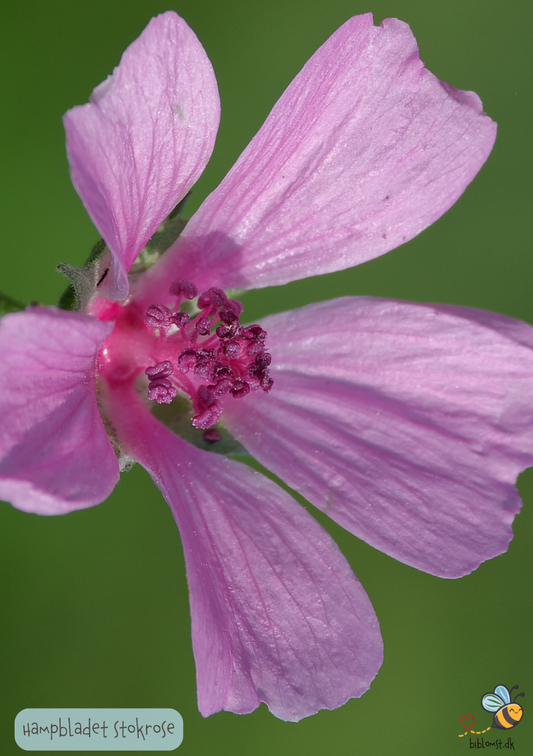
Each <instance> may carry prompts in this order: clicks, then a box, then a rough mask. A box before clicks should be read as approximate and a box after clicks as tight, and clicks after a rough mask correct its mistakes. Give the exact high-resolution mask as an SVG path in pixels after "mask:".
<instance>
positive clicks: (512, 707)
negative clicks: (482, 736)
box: [481, 685, 525, 730]
mask: <svg viewBox="0 0 533 756" xmlns="http://www.w3.org/2000/svg"><path fill="white" fill-rule="evenodd" d="M515 688H518V685H513V687H512V688H511V690H514V689H515ZM519 696H525V693H517V694H516V696H515V697H514V699H513V700H512V701H511V694H510V692H509V691H508V690H507V688H506V687H505V685H497V686H496V687H495V688H494V693H485V695H484V696H483V698H482V699H481V705H482V706H483V708H484V709H485V711H493V712H495V714H494V720H493V722H492V726H493V727H498V729H500V730H510V729H511V727H516V725H517V724H518V723H519V722H520V720H521V719H522V715H523V713H524V712H523V710H522V707H521V706H520V704H517V703H515V701H516V699H517V698H518V697H519Z"/></svg>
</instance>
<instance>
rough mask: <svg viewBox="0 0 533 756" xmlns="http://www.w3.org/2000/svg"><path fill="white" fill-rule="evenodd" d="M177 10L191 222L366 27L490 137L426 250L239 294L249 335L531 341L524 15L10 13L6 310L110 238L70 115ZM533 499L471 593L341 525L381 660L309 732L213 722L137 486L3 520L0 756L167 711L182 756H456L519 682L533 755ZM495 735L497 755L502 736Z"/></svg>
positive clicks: (170, 556)
mask: <svg viewBox="0 0 533 756" xmlns="http://www.w3.org/2000/svg"><path fill="white" fill-rule="evenodd" d="M168 8H173V9H175V10H176V11H178V12H179V13H180V14H181V15H183V16H184V18H185V19H186V20H187V21H188V23H189V24H190V25H191V26H192V27H193V29H194V30H195V31H196V33H197V34H198V36H199V38H200V40H201V41H202V43H203V44H204V46H205V48H206V50H207V52H208V54H209V56H210V58H211V60H212V62H213V65H214V68H215V71H216V74H217V78H218V82H219V87H220V94H221V100H222V122H221V127H220V133H219V138H218V142H217V145H216V148H215V154H214V156H213V159H212V161H211V163H210V165H209V167H208V169H207V170H206V172H205V175H204V177H203V178H202V179H201V181H200V182H199V183H198V185H197V187H196V189H195V193H194V196H193V198H192V200H191V209H194V208H195V207H197V206H198V204H199V203H200V201H201V199H202V198H203V197H205V195H206V194H207V192H209V191H210V190H211V189H213V188H214V187H215V186H216V184H217V183H218V181H220V179H221V178H222V176H223V175H224V173H225V172H226V171H227V170H228V168H229V167H230V166H231V165H232V163H233V161H234V160H235V159H236V157H237V156H238V154H239V153H240V151H241V150H242V149H243V148H244V147H245V145H246V144H247V142H248V140H249V139H250V138H251V137H252V136H253V134H254V133H255V131H256V130H257V129H258V128H259V126H260V125H261V123H262V121H263V120H264V118H265V117H266V115H267V113H268V112H269V109H270V108H271V107H272V105H273V103H274V102H275V100H276V99H277V97H278V96H279V95H280V94H281V92H282V91H283V89H284V88H285V86H286V85H287V84H288V83H289V82H290V80H291V79H292V77H293V76H294V75H295V74H296V73H297V72H298V70H299V69H300V68H301V66H302V65H303V64H304V63H305V61H306V60H307V59H308V57H309V56H310V55H311V54H312V53H313V52H314V50H315V49H316V48H317V47H318V46H319V45H320V44H321V43H322V42H323V41H324V40H325V39H326V38H327V36H329V35H330V34H331V33H332V32H333V31H334V30H335V29H336V28H337V27H338V26H339V25H340V24H341V23H343V22H344V21H345V20H346V19H347V18H349V17H350V16H351V15H354V14H357V13H363V12H367V11H372V12H373V13H374V17H375V22H376V23H379V22H380V21H381V20H382V19H383V18H385V17H387V16H397V17H398V18H401V19H403V20H404V21H407V22H408V23H410V25H411V27H412V29H413V31H414V33H415V35H416V37H417V39H418V41H419V45H420V49H421V57H422V59H423V60H424V61H425V63H426V65H427V66H428V68H429V69H430V70H431V71H433V72H434V73H435V74H436V75H437V76H439V78H441V79H443V80H445V81H448V82H450V83H451V84H453V85H454V86H456V87H460V88H463V89H473V90H474V91H476V92H477V93H478V94H479V95H480V96H481V98H482V100H483V102H484V105H485V109H486V111H487V112H488V113H489V115H491V116H492V118H494V119H495V120H496V121H497V122H498V124H499V133H498V139H497V142H496V146H495V149H494V151H493V154H492V155H491V157H490V158H489V160H488V162H487V164H486V165H485V167H484V168H483V169H482V171H481V173H480V174H479V176H478V177H477V178H476V180H475V181H474V182H473V184H472V185H471V186H470V187H469V188H468V190H467V191H466V193H465V194H464V196H463V197H462V198H461V199H460V200H459V202H458V203H457V204H456V205H455V206H454V207H453V208H452V209H451V210H450V211H449V212H448V213H447V214H446V215H445V216H444V217H443V218H442V219H441V220H439V221H438V222H437V223H436V224H434V225H433V226H432V227H431V228H429V229H427V230H426V231H424V233H422V234H421V235H420V236H419V237H418V238H416V239H414V240H413V241H411V242H409V243H408V244H406V245H405V246H403V247H401V248H400V249H398V250H395V251H393V252H390V253H389V254H387V255H385V256H384V257H381V258H379V259H377V260H374V261H371V262H369V263H366V264H365V265H362V266H360V267H357V268H354V269H352V270H350V271H348V272H341V273H338V274H332V275H329V276H325V277H323V278H320V279H312V280H307V281H303V282H297V283H295V284H291V285H288V286H285V287H282V288H279V289H266V290H263V291H259V292H255V293H254V292H252V293H250V294H247V295H246V296H245V297H244V300H243V301H244V305H245V314H246V316H247V319H248V320H253V319H255V318H257V317H260V316H262V315H264V314H267V313H269V312H275V311H279V310H284V309H289V308H293V307H295V306H300V305H302V304H305V303H308V302H312V301H315V300H317V299H329V298H333V297H336V296H340V295H346V294H367V295H368V294H369V295H375V296H383V297H396V298H400V299H410V300H417V301H423V302H427V301H430V302H447V303H454V304H461V305H468V306H473V307H480V308H486V309H489V310H495V311H497V312H502V313H506V314H508V315H512V316H514V317H517V318H522V319H524V320H527V321H529V322H530V323H533V298H532V283H531V271H532V261H531V243H530V239H531V227H530V216H531V193H532V192H531V182H532V179H531V176H532V166H531V151H532V148H531V145H532V138H531V135H532V129H531V122H532V120H533V112H532V105H531V94H532V92H531V69H532V60H531V33H532V24H531V21H532V18H533V10H532V8H533V6H532V5H531V3H530V2H527V1H526V0H523V2H520V1H518V0H505V1H504V0H449V1H447V2H439V1H438V0H412V1H408V0H398V1H397V2H381V1H379V2H378V1H376V2H373V3H370V2H365V3H362V2H359V0H327V2H324V1H323V0H272V1H271V2H269V3H265V4H258V3H253V2H246V1H245V0H224V1H221V0H218V1H216V2H211V1H210V0H196V1H193V0H187V1H184V2H172V0H170V1H167V2H165V3H162V2H156V1H155V0H153V1H149V0H146V1H144V2H134V1H132V0H128V1H126V0H115V1H111V2H109V0H108V1H107V2H103V1H102V0H91V2H72V1H70V2H60V1H59V0H47V1H46V2H28V1H27V0H25V1H23V2H20V0H19V2H17V3H16V4H13V5H9V6H8V4H7V3H6V2H4V4H3V12H2V17H1V18H2V22H1V24H0V56H1V58H2V67H1V72H2V73H1V77H0V88H1V102H2V119H1V120H0V130H1V142H0V144H1V150H2V182H1V186H0V192H1V197H0V212H1V214H2V221H1V226H0V228H1V244H2V264H1V271H0V289H3V290H5V291H6V292H7V293H9V294H10V295H11V296H13V297H17V298H19V299H21V300H23V301H25V302H29V301H32V300H38V301H41V302H43V303H47V304H48V303H54V302H56V301H57V299H58V296H59V294H60V292H61V291H62V289H63V288H64V286H65V280H64V279H62V278H61V276H60V275H59V274H58V273H56V272H55V269H54V268H55V265H56V264H57V263H59V262H69V263H73V264H81V263H82V261H83V260H84V259H85V257H86V256H87V254H88V251H89V249H90V247H91V245H92V244H93V243H94V241H95V240H96V239H97V232H96V231H95V229H94V228H93V226H92V225H91V222H90V221H89V219H88V217H87V215H86V214H85V211H84V209H83V206H82V204H81V202H80V201H79V199H78V197H77V195H76V194H75V192H74V190H73V188H72V186H71V184H70V180H69V175H68V169H67V163H66V160H65V153H64V134H63V130H62V124H61V115H62V114H63V112H64V111H65V110H67V108H69V107H71V106H73V105H76V104H80V103H83V102H86V100H87V99H88V96H89V94H90V92H91V90H92V88H93V87H94V86H95V85H96V84H98V83H99V82H100V81H102V80H103V79H104V78H105V77H106V75H107V74H108V73H110V72H111V71H112V69H113V67H114V66H115V65H116V64H117V63H118V61H119V59H120V55H121V53H122V51H123V50H124V49H125V47H126V46H127V45H128V44H129V43H130V42H131V41H132V40H133V39H134V38H135V37H136V36H138V34H139V33H140V32H141V31H142V29H143V28H144V26H145V25H146V23H147V22H148V20H149V18H150V17H151V16H153V15H155V14H157V13H158V12H161V11H163V10H167V9H168ZM14 379H15V378H14ZM519 488H520V491H521V493H522V497H523V501H524V508H523V511H522V513H521V514H520V515H519V516H518V517H517V518H516V520H515V525H514V532H515V538H514V540H513V542H512V543H511V546H510V548H509V551H508V553H507V554H505V555H503V556H501V557H499V558H497V559H494V560H492V561H490V562H488V563H485V564H483V565H482V566H481V567H480V568H479V569H478V570H477V571H476V572H475V573H474V574H472V575H470V576H468V577H465V578H462V579H460V580H454V581H446V580H441V579H438V578H435V577H431V576H429V575H425V574H423V573H420V572H417V571H416V570H414V569H411V568H409V567H406V566H404V565H401V564H399V563H397V562H395V561H394V560H392V559H390V558H389V557H387V556H384V555H383V554H381V553H379V552H376V551H374V550H373V549H371V548H370V547H368V546H367V545H366V544H364V543H362V542H360V541H358V540H357V539H356V538H355V537H353V536H351V535H349V534H348V533H346V532H344V531H343V530H342V529H341V528H339V527H338V526H336V525H334V524H331V523H327V525H328V529H329V530H330V532H331V533H332V534H333V536H334V537H335V539H336V541H337V543H338V544H339V546H340V547H341V549H342V550H343V552H344V554H345V555H346V557H347V558H348V559H349V561H350V563H351V564H352V566H353V569H354V571H355V572H356V574H357V575H358V577H359V578H360V580H361V581H362V583H363V585H364V586H365V588H366V590H367V591H368V594H369V596H370V598H371V600H372V602H373V604H374V607H375V609H376V612H377V614H378V617H379V619H380V622H381V628H382V632H383V637H384V641H385V662H384V665H383V668H382V670H381V672H380V673H379V675H378V677H377V678H376V680H375V681H374V683H373V685H372V688H371V690H370V691H369V692H368V693H367V694H366V695H365V696H363V698H361V699H359V700H352V701H350V702H349V703H348V704H346V705H345V706H344V707H343V708H341V709H339V710H336V711H333V712H321V713H319V714H317V715H316V716H314V717H311V718H309V719H306V720H304V721H302V722H300V723H298V724H291V723H285V722H280V721H278V720H276V719H275V718H274V717H272V716H271V715H270V714H269V713H268V711H267V709H266V708H265V707H264V706H261V707H260V708H259V709H258V710H257V711H256V712H255V713H253V714H250V715H247V716H241V717H239V716H236V715H233V714H229V713H221V714H217V715H215V716H213V717H211V718H209V719H207V720H204V719H203V718H202V717H201V716H200V715H199V713H198V711H197V708H196V691H195V679H194V662H193V658H192V653H191V643H190V626H189V611H188V603H187V588H186V581H185V574H184V566H183V557H182V551H181V545H180V540H179V536H178V533H177V530H176V528H175V525H174V522H173V520H172V517H171V515H170V511H169V510H168V507H167V506H166V504H165V503H164V501H163V499H162V497H161V496H160V494H159V492H158V491H157V489H155V487H154V486H153V485H152V484H151V481H150V480H149V479H148V476H147V475H146V474H145V473H144V471H143V470H142V469H141V468H139V467H135V468H134V469H133V470H132V471H131V472H130V473H128V474H127V475H124V476H123V478H122V480H121V482H120V484H119V485H118V486H117V488H116V490H115V492H114V493H113V495H112V496H111V497H110V498H109V500H107V501H106V502H105V503H103V504H101V505H100V506H98V507H94V508H92V509H88V510H85V511H81V512H77V513H75V514H72V515H69V516H66V517H57V518H56V517H51V518H40V517H37V516H34V515H28V514H24V513H22V512H19V511H16V510H14V509H13V508H12V507H10V506H9V505H7V504H2V505H0V518H1V525H0V538H1V541H2V543H1V557H0V558H1V584H0V606H1V609H2V622H1V625H0V642H1V649H2V651H1V653H2V665H1V677H0V750H1V752H2V753H3V754H8V755H9V754H12V753H13V754H14V753H20V751H19V749H18V748H17V746H16V745H15V743H14V741H13V721H14V718H15V715H16V714H17V712H18V711H20V710H21V709H23V708H25V707H171V708H176V709H177V710H178V711H180V712H181V714H182V715H183V718H184V723H185V724H184V727H185V735H184V742H183V744H182V746H181V748H180V749H179V751H178V753H183V754H184V755H185V754H194V755H196V754H214V755H216V756H218V755H222V754H232V755H233V756H247V755H248V754H258V755H259V754H276V755H277V756H282V755H283V754H304V753H305V754H310V755H311V754H312V755H314V754H326V753H334V754H339V755H341V754H342V755H343V756H344V755H346V756H348V755H349V754H356V753H364V754H389V753H390V754H398V753H409V754H454V753H464V752H465V751H466V750H469V745H468V739H467V738H458V734H459V733H460V732H462V731H463V730H462V727H461V726H460V723H459V717H460V716H461V715H466V714H468V713H470V712H471V713H473V714H474V715H475V716H476V720H477V721H476V724H479V728H478V729H484V728H485V727H487V726H488V725H489V724H490V723H491V717H490V715H489V714H487V713H485V712H483V711H482V709H481V706H480V697H481V695H482V694H483V693H486V692H487V691H489V690H492V688H493V687H494V686H495V685H496V684H499V683H503V684H505V685H507V686H508V687H511V686H512V685H514V684H515V683H518V684H519V685H520V689H521V690H525V691H526V698H525V699H523V704H524V710H525V715H524V720H523V722H522V723H521V724H520V727H518V728H516V729H515V730H513V731H512V733H511V734H512V738H513V741H514V743H515V749H516V751H517V752H522V753H531V750H530V749H531V744H532V743H533V736H532V732H533V676H532V649H531V634H532V633H531V631H532V624H533V622H532V612H531V610H532V598H531V587H530V583H531V564H532V553H533V549H532V544H533V470H529V471H528V472H526V473H524V474H523V475H522V476H521V477H520V479H519ZM318 519H320V521H321V522H325V518H324V517H322V516H318ZM472 535H473V537H474V535H475V534H472ZM488 735H489V737H490V736H492V737H491V738H490V739H492V740H494V730H492V731H491V732H489V733H488Z"/></svg>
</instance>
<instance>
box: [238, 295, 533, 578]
mask: <svg viewBox="0 0 533 756" xmlns="http://www.w3.org/2000/svg"><path fill="white" fill-rule="evenodd" d="M261 324H262V326H263V328H265V329H266V330H267V331H268V343H269V348H270V351H271V353H272V364H271V366H270V368H271V372H272V376H273V378H274V386H273V389H272V391H271V392H270V393H269V394H268V395H262V394H261V392H257V394H256V395H254V397H253V401H249V402H247V403H246V406H245V403H244V402H242V403H239V402H235V401H233V402H232V401H227V402H226V406H225V408H224V414H223V418H224V420H225V423H226V425H227V427H228V429H229V430H230V432H231V433H233V434H234V436H236V438H237V439H238V440H239V441H241V443H243V444H244V446H246V448H247V449H248V451H249V452H250V453H251V454H253V455H254V456H255V457H256V458H257V459H258V460H259V461H260V462H261V463H262V464H264V465H265V466H266V467H268V468H269V469H270V470H272V471H273V472H274V473H276V475H278V476H279V477H280V478H281V479H282V480H284V481H285V482H286V483H287V484H288V485H290V486H291V487H292V488H294V489H296V490H297V491H299V492H300V493H302V494H303V496H305V497H306V498H307V499H308V500H309V501H310V502H312V503H313V504H314V505H315V506H316V507H318V508H319V509H322V510H323V511H324V512H325V513H326V514H328V515H329V516H330V517H331V518H332V519H334V520H335V521H336V522H338V523H339V524H340V525H342V526H343V527H345V528H346V529H347V530H349V531H350V532H352V533H354V534H355V535H357V536H359V537H360V538H362V539H363V540H365V541H367V542H368V543H369V544H371V545H372V546H375V547H376V548H378V549H380V550H381V551H384V552H385V553H387V554H390V555H391V556H393V557H395V558H396V559H399V560H400V561H402V562H405V563H406V564H409V565H412V566H413V567H417V568H418V569H421V570H424V571H426V572H430V573H432V574H435V575H439V576H442V577H458V576H460V575H465V574H467V573H469V572H471V571H472V570H474V569H475V568H476V567H477V566H478V565H479V564H480V562H482V561H484V560H486V559H490V558H492V557H494V556H496V555H498V554H501V553H502V552H504V551H505V550H506V549H507V546H508V544H509V541H510V540H511V538H512V535H513V534H512V529H511V524H512V521H513V517H514V515H515V514H516V512H517V511H518V510H519V508H520V505H521V502H520V497H519V495H518V492H517V490H516V488H515V485H514V483H515V480H516V476H517V475H518V473H519V472H520V471H521V470H523V469H524V468H526V467H528V466H530V465H531V464H533V380H532V376H533V350H532V347H533V328H531V326H529V325H526V324H525V323H522V322H520V321H516V320H512V319H511V318H506V317H504V316H502V315H495V314H493V313H488V312H483V311H481V310H469V309H467V308H462V307H447V306H441V305H418V304H412V303H408V302H396V301H392V300H385V299H372V298H366V297H357V298H346V299H339V300H335V301H332V302H322V303H320V304H316V305H311V306H309V307H304V308H303V309H300V310H295V311H293V312H287V313H282V314H280V315H274V316H272V317H270V318H266V319H265V320H264V321H262V323H261Z"/></svg>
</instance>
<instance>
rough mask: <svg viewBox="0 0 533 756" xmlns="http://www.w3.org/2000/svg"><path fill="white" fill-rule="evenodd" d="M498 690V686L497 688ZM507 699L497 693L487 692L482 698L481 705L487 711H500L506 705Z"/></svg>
mask: <svg viewBox="0 0 533 756" xmlns="http://www.w3.org/2000/svg"><path fill="white" fill-rule="evenodd" d="M496 690H498V688H496ZM504 704H505V701H504V700H503V699H501V698H500V696H498V695H496V693H486V694H485V695H484V696H483V698H482V699H481V705H482V706H483V708H484V709H485V711H498V709H501V707H502V706H504Z"/></svg>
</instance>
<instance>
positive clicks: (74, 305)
mask: <svg viewBox="0 0 533 756" xmlns="http://www.w3.org/2000/svg"><path fill="white" fill-rule="evenodd" d="M110 264H111V253H110V251H109V250H108V249H107V247H106V245H105V242H104V240H103V239H100V240H99V241H97V242H96V244H95V245H94V246H93V248H92V249H91V253H90V254H89V257H88V258H87V261H86V263H85V265H84V266H83V268H76V267H75V266H74V265H68V263H61V265H58V266H57V269H58V271H59V272H60V273H62V274H63V275H64V276H66V277H67V278H70V280H71V281H72V283H71V284H70V285H69V286H67V288H66V289H65V291H64V292H63V293H62V294H61V296H60V297H59V302H58V307H59V308H60V309H61V310H85V309H86V307H87V305H88V304H89V302H90V301H91V299H92V298H93V297H94V295H95V293H96V289H97V287H98V285H99V284H100V283H101V282H102V281H103V279H104V277H105V276H106V275H107V271H108V270H109V266H110Z"/></svg>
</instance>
